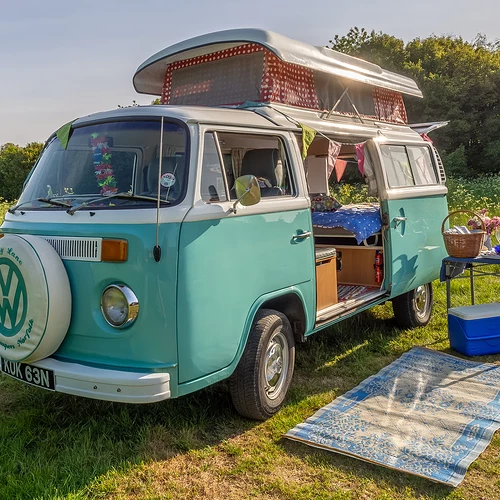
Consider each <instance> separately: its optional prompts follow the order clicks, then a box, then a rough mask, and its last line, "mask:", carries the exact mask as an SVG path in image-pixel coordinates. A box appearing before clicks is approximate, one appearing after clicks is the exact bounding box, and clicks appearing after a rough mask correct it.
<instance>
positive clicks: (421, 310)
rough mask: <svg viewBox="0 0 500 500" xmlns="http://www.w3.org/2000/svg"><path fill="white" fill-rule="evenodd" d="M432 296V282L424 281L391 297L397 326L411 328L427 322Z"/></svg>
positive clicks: (429, 317)
mask: <svg viewBox="0 0 500 500" xmlns="http://www.w3.org/2000/svg"><path fill="white" fill-rule="evenodd" d="M433 297H434V295H433V292H432V283H426V284H425V285H420V286H418V287H417V288H415V289H414V290H411V291H409V292H406V293H404V294H403V295H400V296H399V297H395V298H394V299H392V309H393V310H394V317H395V318H396V321H397V323H398V324H399V326H402V327H404V328H413V327H416V326H424V325H426V324H427V323H429V320H430V319H431V313H432V303H433Z"/></svg>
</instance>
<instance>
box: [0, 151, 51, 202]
mask: <svg viewBox="0 0 500 500" xmlns="http://www.w3.org/2000/svg"><path fill="white" fill-rule="evenodd" d="M42 147H43V144H41V143H39V142H32V143H30V144H27V145H26V146H25V147H21V146H17V145H15V144H12V143H7V144H4V145H3V146H0V198H3V199H4V200H15V199H16V198H18V197H19V195H20V194H21V190H22V187H23V182H24V180H25V179H26V177H27V175H28V174H29V173H30V171H31V169H32V168H33V165H34V164H35V162H36V160H37V158H38V157H39V156H40V152H41V151H42Z"/></svg>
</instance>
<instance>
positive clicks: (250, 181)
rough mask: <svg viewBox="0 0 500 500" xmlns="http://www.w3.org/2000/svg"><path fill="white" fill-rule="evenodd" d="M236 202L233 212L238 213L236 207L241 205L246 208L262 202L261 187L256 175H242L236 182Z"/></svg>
mask: <svg viewBox="0 0 500 500" xmlns="http://www.w3.org/2000/svg"><path fill="white" fill-rule="evenodd" d="M234 189H235V191H236V201H235V202H234V205H233V208H231V210H230V211H231V212H233V213H236V205H238V203H241V204H242V205H243V206H244V207H249V206H250V205H255V204H256V203H259V201H260V186H259V183H258V182H257V178H256V177H255V176H254V175H242V176H241V177H238V178H237V179H236V181H235V182H234Z"/></svg>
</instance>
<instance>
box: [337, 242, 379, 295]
mask: <svg viewBox="0 0 500 500" xmlns="http://www.w3.org/2000/svg"><path fill="white" fill-rule="evenodd" d="M336 249H337V252H338V254H339V256H340V259H341V261H342V269H341V270H340V271H337V280H338V282H339V283H341V284H345V285H364V286H380V282H377V281H376V280H375V255H376V252H377V250H379V251H380V250H381V249H382V248H381V247H380V248H379V249H377V248H371V247H370V248H367V247H362V246H359V247H357V246H342V245H337V246H336ZM382 279H383V268H382V271H381V280H382Z"/></svg>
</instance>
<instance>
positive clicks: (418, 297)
mask: <svg viewBox="0 0 500 500" xmlns="http://www.w3.org/2000/svg"><path fill="white" fill-rule="evenodd" d="M413 304H414V305H415V312H416V313H417V316H418V317H420V318H423V317H425V316H426V315H427V313H428V311H429V307H430V304H429V291H428V289H427V285H420V286H419V287H417V288H416V289H415V294H414V297H413Z"/></svg>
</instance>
